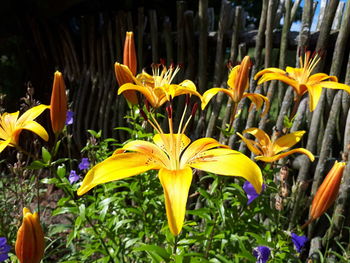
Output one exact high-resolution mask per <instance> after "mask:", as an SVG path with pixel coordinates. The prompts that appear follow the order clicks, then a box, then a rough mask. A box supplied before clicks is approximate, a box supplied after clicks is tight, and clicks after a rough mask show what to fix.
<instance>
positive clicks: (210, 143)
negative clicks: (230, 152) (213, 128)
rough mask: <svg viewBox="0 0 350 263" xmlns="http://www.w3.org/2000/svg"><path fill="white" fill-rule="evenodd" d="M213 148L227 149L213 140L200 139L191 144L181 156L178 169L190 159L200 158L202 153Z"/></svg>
mask: <svg viewBox="0 0 350 263" xmlns="http://www.w3.org/2000/svg"><path fill="white" fill-rule="evenodd" d="M215 147H221V148H229V147H228V146H226V145H223V144H221V143H219V142H218V141H217V140H215V139H213V138H201V139H198V140H196V141H194V142H192V143H191V144H190V146H188V148H187V149H186V150H185V151H184V153H183V154H182V157H181V160H180V167H184V166H185V165H186V164H187V163H188V162H191V160H192V159H194V158H196V157H198V156H200V155H201V154H202V152H204V151H207V150H209V149H212V148H215Z"/></svg>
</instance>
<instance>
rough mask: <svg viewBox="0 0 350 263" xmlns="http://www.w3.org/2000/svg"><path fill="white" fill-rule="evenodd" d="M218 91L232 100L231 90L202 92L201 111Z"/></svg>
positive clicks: (215, 89) (221, 89) (214, 89)
mask: <svg viewBox="0 0 350 263" xmlns="http://www.w3.org/2000/svg"><path fill="white" fill-rule="evenodd" d="M220 91H222V92H225V93H226V94H227V95H229V96H230V97H231V99H232V100H233V95H232V91H231V90H228V89H223V88H212V89H209V90H207V91H206V92H204V94H203V96H202V104H201V107H202V110H204V109H205V107H206V106H207V104H208V103H209V101H210V100H211V99H212V98H213V97H214V96H215V95H216V94H217V93H218V92H220Z"/></svg>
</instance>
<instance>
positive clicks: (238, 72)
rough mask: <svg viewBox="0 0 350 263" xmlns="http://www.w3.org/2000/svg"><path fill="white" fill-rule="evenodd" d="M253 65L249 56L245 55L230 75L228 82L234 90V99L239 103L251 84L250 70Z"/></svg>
mask: <svg viewBox="0 0 350 263" xmlns="http://www.w3.org/2000/svg"><path fill="white" fill-rule="evenodd" d="M251 65H252V62H251V60H250V57H249V56H245V57H244V58H243V60H242V62H241V64H240V65H239V66H236V67H234V68H233V69H232V70H231V72H230V75H229V79H228V81H227V84H228V85H229V87H230V88H231V89H232V90H233V91H234V98H233V101H234V102H236V103H238V102H239V101H240V100H241V99H242V96H243V93H244V91H245V90H246V89H247V88H248V86H249V70H250V67H251Z"/></svg>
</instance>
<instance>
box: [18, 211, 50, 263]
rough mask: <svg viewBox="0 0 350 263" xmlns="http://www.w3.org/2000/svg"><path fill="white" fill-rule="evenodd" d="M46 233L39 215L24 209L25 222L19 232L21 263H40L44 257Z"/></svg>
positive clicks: (19, 257) (19, 256)
mask: <svg viewBox="0 0 350 263" xmlns="http://www.w3.org/2000/svg"><path fill="white" fill-rule="evenodd" d="M44 249H45V245H44V232H43V230H42V228H41V225H40V221H39V215H38V213H34V214H32V213H31V212H30V210H29V209H28V208H23V222H22V225H21V227H20V228H19V229H18V232H17V240H16V248H15V250H16V255H17V257H18V259H19V261H20V262H21V263H39V262H40V261H41V259H42V258H43V256H44Z"/></svg>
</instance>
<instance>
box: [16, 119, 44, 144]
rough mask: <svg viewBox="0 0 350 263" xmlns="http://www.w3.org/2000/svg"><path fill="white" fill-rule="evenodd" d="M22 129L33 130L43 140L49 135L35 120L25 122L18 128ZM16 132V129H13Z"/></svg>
mask: <svg viewBox="0 0 350 263" xmlns="http://www.w3.org/2000/svg"><path fill="white" fill-rule="evenodd" d="M22 129H24V130H28V131H32V132H34V133H35V134H37V135H39V136H40V137H41V138H42V139H43V140H44V141H48V140H49V135H48V134H47V132H46V130H45V129H44V127H43V126H41V125H40V124H39V123H37V122H35V121H29V122H26V123H25V125H24V126H23V127H21V129H20V130H22ZM16 132H17V131H15V132H14V133H16Z"/></svg>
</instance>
